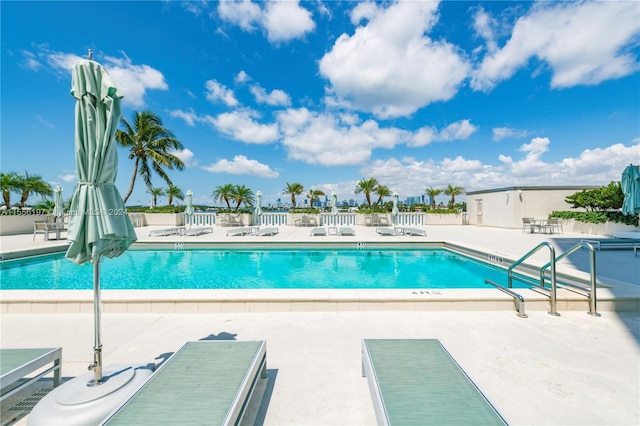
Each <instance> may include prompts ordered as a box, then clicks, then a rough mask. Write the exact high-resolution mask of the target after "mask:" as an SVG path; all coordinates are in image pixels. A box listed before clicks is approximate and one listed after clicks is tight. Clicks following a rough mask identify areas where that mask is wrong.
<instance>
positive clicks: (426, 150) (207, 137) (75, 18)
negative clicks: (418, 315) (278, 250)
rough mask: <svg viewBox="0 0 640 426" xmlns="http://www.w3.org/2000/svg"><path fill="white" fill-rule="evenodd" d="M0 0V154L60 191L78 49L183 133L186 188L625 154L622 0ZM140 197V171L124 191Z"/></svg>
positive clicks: (539, 173)
mask: <svg viewBox="0 0 640 426" xmlns="http://www.w3.org/2000/svg"><path fill="white" fill-rule="evenodd" d="M0 7H1V9H0V13H1V19H2V22H1V24H2V27H1V39H2V41H1V45H2V57H1V60H2V70H1V77H2V81H1V83H2V92H1V97H2V98H1V101H2V104H1V108H2V109H1V119H2V123H1V124H2V127H1V130H0V131H1V136H2V146H1V154H2V155H1V159H0V161H1V163H0V165H1V169H2V171H3V172H9V171H15V172H18V173H24V171H25V170H27V171H28V172H29V173H30V174H38V175H41V176H42V177H43V178H44V179H45V180H46V181H47V182H50V183H51V184H52V185H55V184H60V185H62V187H63V189H64V193H63V194H64V197H65V199H66V198H69V197H70V196H71V194H72V193H73V189H74V186H75V183H76V181H77V179H76V175H75V161H74V147H73V132H74V100H73V98H72V97H71V95H70V93H69V90H70V86H71V68H72V66H73V64H74V63H75V61H77V60H78V59H80V58H84V57H86V55H87V51H88V49H92V50H93V52H94V59H95V60H96V61H98V62H100V63H101V64H102V65H104V67H105V68H106V69H107V71H108V72H109V73H110V74H111V76H112V78H113V80H114V82H115V83H116V85H117V86H118V88H119V89H120V91H121V92H122V93H123V94H124V97H123V115H124V116H125V118H127V119H131V117H132V115H133V113H134V111H142V110H146V109H148V110H151V111H153V112H154V113H156V114H158V115H159V116H160V117H161V118H162V120H163V123H164V125H165V126H166V127H167V128H169V129H170V130H171V131H173V133H174V134H175V136H176V137H177V138H178V139H179V140H180V141H181V142H182V143H183V144H184V150H183V151H181V152H177V153H176V155H178V156H179V157H180V158H181V159H182V160H183V161H184V162H185V163H186V165H187V167H186V168H185V170H184V171H170V172H169V175H170V177H171V179H172V180H173V182H174V184H175V185H177V186H178V187H180V188H182V189H183V191H184V192H186V191H187V190H191V191H193V193H194V202H196V203H203V204H212V200H211V197H210V195H211V192H212V191H213V190H214V188H216V187H217V186H219V185H223V184H226V183H234V184H243V185H246V186H248V187H250V188H251V189H253V191H254V192H255V191H261V192H262V194H263V202H265V203H273V202H275V200H276V199H277V198H282V199H283V200H287V199H288V197H287V196H285V195H283V194H282V190H283V188H284V187H285V186H286V184H287V183H292V182H299V183H301V184H303V185H304V187H305V188H306V189H307V190H308V189H310V188H313V189H321V190H323V191H325V192H326V193H327V194H330V193H331V192H332V191H336V192H337V194H338V198H339V199H340V200H344V199H349V198H356V199H359V198H361V197H360V196H355V195H354V193H353V192H354V189H355V187H356V184H357V182H358V181H359V180H360V179H363V178H369V177H375V178H376V179H378V181H379V182H380V183H382V184H384V185H387V186H388V187H389V188H390V189H391V190H392V191H397V192H398V193H399V194H400V198H401V199H404V198H406V197H408V196H417V195H421V194H423V193H424V190H425V188H428V187H434V188H441V187H446V186H447V185H448V184H453V185H455V186H463V187H464V188H466V189H467V190H468V191H474V190H482V189H491V188H500V187H507V186H530V185H606V184H608V183H609V182H610V181H612V180H619V179H620V175H621V173H622V171H623V169H624V168H625V167H626V166H627V165H628V164H629V163H631V162H633V163H636V164H637V163H640V62H639V53H640V3H638V2H636V1H612V2H591V1H585V2H577V1H574V2H571V1H569V2H567V1H562V2H549V1H543V2H511V1H497V2H465V1H444V2H436V1H433V2H431V1H428V2H418V1H403V2H399V3H396V2H354V1H344V2H339V1H319V2H315V1H314V2H296V1H285V2H250V1H246V0H245V1H235V2H174V1H162V2H160V1H141V2H125V1H114V2H76V1H73V2H53V1H52V2H7V1H2V2H1V3H0ZM127 155H128V153H127V152H126V151H125V150H123V149H121V150H120V152H119V162H120V165H119V170H118V180H117V184H118V187H119V189H120V192H121V193H122V194H124V193H125V192H126V189H127V188H128V185H129V181H130V179H131V174H132V171H133V161H131V160H129V159H128V158H127ZM152 181H153V184H154V186H157V187H165V186H166V185H165V183H164V182H163V181H162V180H161V179H160V178H159V177H158V176H154V177H153V179H152ZM17 197H18V196H17V195H14V196H13V200H15V201H17ZM149 200H150V195H149V194H148V193H147V192H146V188H145V186H144V183H143V182H142V180H138V181H137V182H136V186H135V190H134V193H133V195H132V196H131V198H130V200H129V202H128V204H129V205H132V204H148V203H149ZM30 201H33V202H35V201H36V200H35V199H33V200H31V199H30ZM160 203H166V201H163V200H160Z"/></svg>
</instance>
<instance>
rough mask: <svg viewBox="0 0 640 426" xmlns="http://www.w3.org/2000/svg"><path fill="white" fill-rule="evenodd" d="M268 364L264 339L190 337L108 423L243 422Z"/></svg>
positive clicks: (186, 423) (181, 423) (110, 417)
mask: <svg viewBox="0 0 640 426" xmlns="http://www.w3.org/2000/svg"><path fill="white" fill-rule="evenodd" d="M266 368H267V367H266V342H265V341H264V340H261V341H249V342H243V341H235V340H205V341H197V342H188V343H186V344H185V345H184V346H183V347H182V348H181V349H180V350H179V351H178V352H176V353H175V354H174V355H172V356H171V358H169V359H168V360H167V361H166V362H165V363H164V364H162V365H161V366H160V368H158V370H157V371H156V372H155V373H154V374H153V375H152V376H151V378H150V379H149V380H148V381H147V382H146V383H145V384H143V385H142V386H141V387H140V389H139V390H138V391H137V392H136V393H135V394H134V395H133V396H132V397H131V398H130V399H129V400H128V401H127V402H126V403H125V404H124V405H123V406H122V407H120V408H119V409H118V410H117V411H115V412H114V413H113V414H112V415H110V416H109V417H108V418H107V420H106V421H105V423H104V424H108V425H137V426H139V425H140V426H141V425H154V426H155V425H194V424H198V425H204V424H207V425H235V424H239V423H240V421H241V420H242V416H243V415H244V413H245V409H246V408H247V405H248V403H249V400H250V398H251V395H252V393H253V390H254V388H255V386H256V384H257V382H258V380H259V378H260V377H263V378H266V377H267V376H266V374H267V373H266Z"/></svg>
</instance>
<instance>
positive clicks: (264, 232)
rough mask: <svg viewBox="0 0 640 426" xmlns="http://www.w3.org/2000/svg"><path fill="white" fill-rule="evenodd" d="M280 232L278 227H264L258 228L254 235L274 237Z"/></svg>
mask: <svg viewBox="0 0 640 426" xmlns="http://www.w3.org/2000/svg"><path fill="white" fill-rule="evenodd" d="M278 232H280V231H279V230H278V228H262V229H258V232H256V233H255V234H252V235H256V236H258V237H264V236H269V237H272V236H274V235H276V234H277V233H278Z"/></svg>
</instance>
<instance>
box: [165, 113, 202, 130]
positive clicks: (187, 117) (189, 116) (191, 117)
mask: <svg viewBox="0 0 640 426" xmlns="http://www.w3.org/2000/svg"><path fill="white" fill-rule="evenodd" d="M169 115H171V117H177V118H181V119H183V120H184V121H185V122H186V123H187V125H189V126H194V125H195V123H196V121H198V122H199V121H202V119H201V118H200V117H198V115H197V114H196V113H195V112H194V111H193V110H192V109H190V110H189V111H183V110H181V109H177V110H174V111H171V112H170V113H169Z"/></svg>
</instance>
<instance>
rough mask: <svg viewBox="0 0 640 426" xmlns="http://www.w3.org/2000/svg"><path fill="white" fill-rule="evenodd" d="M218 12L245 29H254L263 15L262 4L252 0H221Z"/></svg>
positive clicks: (222, 16)
mask: <svg viewBox="0 0 640 426" xmlns="http://www.w3.org/2000/svg"><path fill="white" fill-rule="evenodd" d="M218 14H219V15H220V17H221V18H222V19H224V20H225V21H228V22H231V23H232V24H235V25H238V26H239V27H240V28H242V29H243V30H245V31H249V32H251V31H254V30H255V29H256V24H258V23H259V22H260V20H261V17H262V11H261V9H260V6H258V5H257V4H256V3H253V2H251V0H240V1H221V2H220V3H218Z"/></svg>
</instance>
